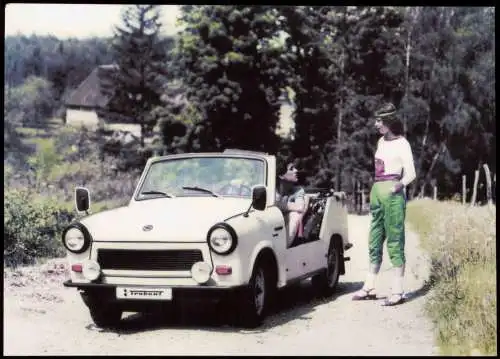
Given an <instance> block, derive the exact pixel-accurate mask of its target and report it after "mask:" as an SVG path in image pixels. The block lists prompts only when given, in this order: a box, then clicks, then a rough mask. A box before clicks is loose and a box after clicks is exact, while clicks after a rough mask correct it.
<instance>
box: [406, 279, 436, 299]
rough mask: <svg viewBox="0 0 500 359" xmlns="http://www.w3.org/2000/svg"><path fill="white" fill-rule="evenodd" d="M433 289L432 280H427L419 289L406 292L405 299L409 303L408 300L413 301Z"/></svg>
mask: <svg viewBox="0 0 500 359" xmlns="http://www.w3.org/2000/svg"><path fill="white" fill-rule="evenodd" d="M431 289H432V281H431V280H426V281H425V282H424V284H423V285H422V287H420V288H419V289H417V290H414V291H412V292H408V293H406V294H405V301H406V302H407V303H408V302H411V301H412V300H415V299H417V298H419V297H423V296H424V295H426V294H427V293H428V292H429V291H430V290H431Z"/></svg>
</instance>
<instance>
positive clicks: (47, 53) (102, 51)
mask: <svg viewBox="0 0 500 359" xmlns="http://www.w3.org/2000/svg"><path fill="white" fill-rule="evenodd" d="M4 50H5V51H4V53H5V56H4V57H5V66H4V75H5V77H4V81H5V84H6V85H7V86H9V87H10V88H14V87H17V86H20V85H22V84H23V82H24V81H25V80H26V79H27V78H28V77H29V76H37V77H42V78H44V79H46V80H47V81H48V82H50V83H51V84H52V88H53V93H54V99H55V100H56V102H57V105H58V106H59V105H60V104H61V101H62V99H63V95H64V94H68V92H69V91H70V90H72V89H75V88H76V87H78V86H79V85H80V83H81V82H82V81H83V80H85V78H86V77H87V76H88V75H89V74H90V73H91V72H92V70H93V69H94V68H95V67H96V66H97V65H103V64H109V63H111V60H112V56H111V51H110V46H109V41H108V39H102V38H90V39H83V40H79V39H74V38H71V39H67V40H60V39H58V38H56V37H54V36H36V35H32V36H24V35H16V36H6V37H5V47H4Z"/></svg>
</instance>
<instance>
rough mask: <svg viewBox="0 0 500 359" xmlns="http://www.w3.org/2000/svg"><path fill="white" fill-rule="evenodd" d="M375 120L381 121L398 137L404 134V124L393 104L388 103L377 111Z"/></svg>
mask: <svg viewBox="0 0 500 359" xmlns="http://www.w3.org/2000/svg"><path fill="white" fill-rule="evenodd" d="M375 118H377V119H378V120H381V121H382V122H383V123H384V125H386V126H387V128H388V129H389V130H390V131H391V132H392V133H393V134H395V135H396V136H399V135H402V134H403V133H404V128H403V123H402V122H401V120H400V119H399V116H398V115H397V110H396V106H394V105H393V104H392V103H390V102H387V103H384V104H383V105H382V106H380V107H379V108H378V109H377V111H375Z"/></svg>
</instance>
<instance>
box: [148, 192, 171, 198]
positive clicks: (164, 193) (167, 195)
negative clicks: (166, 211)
mask: <svg viewBox="0 0 500 359" xmlns="http://www.w3.org/2000/svg"><path fill="white" fill-rule="evenodd" d="M141 194H161V195H162V196H164V197H168V198H173V197H175V196H173V195H171V194H168V193H167V192H162V191H144V192H141Z"/></svg>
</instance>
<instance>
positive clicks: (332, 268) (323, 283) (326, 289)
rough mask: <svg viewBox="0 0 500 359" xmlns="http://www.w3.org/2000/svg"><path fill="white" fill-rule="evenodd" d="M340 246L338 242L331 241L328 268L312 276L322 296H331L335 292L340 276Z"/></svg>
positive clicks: (313, 283) (314, 284)
mask: <svg viewBox="0 0 500 359" xmlns="http://www.w3.org/2000/svg"><path fill="white" fill-rule="evenodd" d="M341 259H342V256H341V253H340V248H339V246H338V245H336V243H334V242H332V243H330V248H329V250H328V256H327V268H326V270H325V271H324V272H323V273H321V274H317V275H315V276H314V277H312V285H313V287H314V288H315V289H316V291H317V292H318V293H319V294H320V295H321V296H330V295H332V294H333V293H334V292H335V289H336V288H337V284H338V282H339V276H340V261H341Z"/></svg>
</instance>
